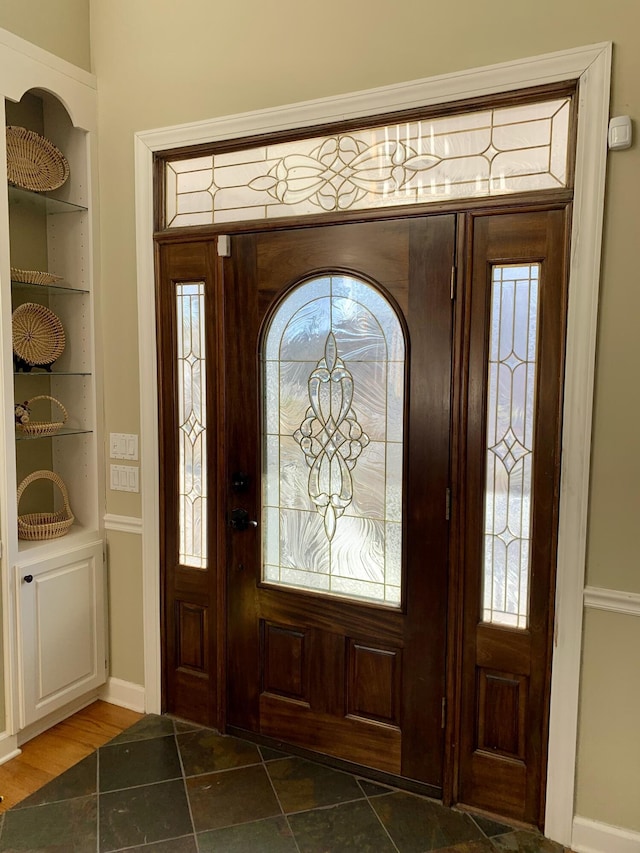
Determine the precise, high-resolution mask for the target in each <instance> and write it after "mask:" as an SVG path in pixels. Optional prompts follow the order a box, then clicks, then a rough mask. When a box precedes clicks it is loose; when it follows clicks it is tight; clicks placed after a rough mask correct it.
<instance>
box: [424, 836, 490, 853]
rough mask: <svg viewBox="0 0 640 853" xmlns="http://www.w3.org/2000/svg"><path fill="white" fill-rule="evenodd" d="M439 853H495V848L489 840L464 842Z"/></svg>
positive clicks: (443, 849)
mask: <svg viewBox="0 0 640 853" xmlns="http://www.w3.org/2000/svg"><path fill="white" fill-rule="evenodd" d="M437 853H495V847H494V846H493V844H492V843H491V842H490V841H489V839H488V838H482V839H480V841H463V842H462V844H454V845H453V847H442V848H441V849H440V850H438V851H437Z"/></svg>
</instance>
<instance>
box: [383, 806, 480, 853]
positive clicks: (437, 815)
mask: <svg viewBox="0 0 640 853" xmlns="http://www.w3.org/2000/svg"><path fill="white" fill-rule="evenodd" d="M370 803H371V806H372V807H373V808H374V809H375V811H376V813H377V815H378V817H379V818H380V820H381V821H382V823H383V824H384V826H385V828H386V830H387V832H388V833H389V835H390V836H391V838H393V840H394V842H395V844H396V846H397V847H398V849H399V850H400V853H425V851H429V850H440V849H441V848H443V847H451V846H453V845H455V844H461V843H463V842H467V841H479V840H482V838H484V836H483V834H482V832H480V830H479V829H478V827H477V826H476V825H475V823H474V822H473V821H472V820H471V818H470V817H469V816H468V815H465V814H462V813H460V812H455V811H452V810H451V809H447V808H444V806H441V805H439V804H438V803H434V802H432V801H430V800H426V799H423V798H422V797H417V796H414V795H412V794H405V793H403V792H397V793H394V794H388V795H387V796H384V797H374V798H372V799H371V800H370Z"/></svg>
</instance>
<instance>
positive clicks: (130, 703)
mask: <svg viewBox="0 0 640 853" xmlns="http://www.w3.org/2000/svg"><path fill="white" fill-rule="evenodd" d="M99 696H100V699H102V700H103V701H104V702H111V704H112V705H120V706H121V707H122V708H129V710H130V711H138V712H139V713H141V714H144V712H145V700H144V687H143V686H142V685H141V684H134V683H133V682H132V681H123V680H122V679H121V678H108V679H107V683H106V684H105V685H104V687H102V689H101V690H100V694H99Z"/></svg>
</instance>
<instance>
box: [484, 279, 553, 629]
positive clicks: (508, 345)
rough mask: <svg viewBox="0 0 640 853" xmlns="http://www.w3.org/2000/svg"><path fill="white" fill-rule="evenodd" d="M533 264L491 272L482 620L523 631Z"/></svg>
mask: <svg viewBox="0 0 640 853" xmlns="http://www.w3.org/2000/svg"><path fill="white" fill-rule="evenodd" d="M539 275H540V266H539V264H531V265H530V266H517V265H510V266H495V267H494V268H493V271H492V289H491V322H490V336H489V365H488V386H487V453H486V491H485V541H484V555H483V592H482V606H483V619H484V621H485V622H492V623H494V624H500V625H510V626H513V627H517V628H526V627H527V619H528V606H529V574H530V566H529V553H530V537H531V498H532V457H533V435H534V427H535V410H534V404H535V384H536V354H537V333H538V328H537V327H538V323H537V320H538V283H539V281H538V279H539Z"/></svg>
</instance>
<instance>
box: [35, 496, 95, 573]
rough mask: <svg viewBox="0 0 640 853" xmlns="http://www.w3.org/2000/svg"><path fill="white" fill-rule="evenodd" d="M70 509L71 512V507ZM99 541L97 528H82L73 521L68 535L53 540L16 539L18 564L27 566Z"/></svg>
mask: <svg viewBox="0 0 640 853" xmlns="http://www.w3.org/2000/svg"><path fill="white" fill-rule="evenodd" d="M71 509H72V510H73V507H71ZM100 541H102V537H101V532H100V531H99V530H98V529H97V528H95V527H94V528H91V527H83V526H82V525H81V524H78V522H77V521H75V522H74V523H73V524H72V525H71V528H70V529H69V532H68V533H66V534H65V535H64V536H59V537H57V538H55V539H35V540H32V539H18V564H22V563H24V564H26V565H28V564H30V563H35V562H37V561H38V560H41V559H48V558H50V557H53V556H55V555H56V554H58V553H64V552H66V551H70V550H72V549H73V548H77V547H79V546H80V545H87V544H92V543H97V542H100Z"/></svg>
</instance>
